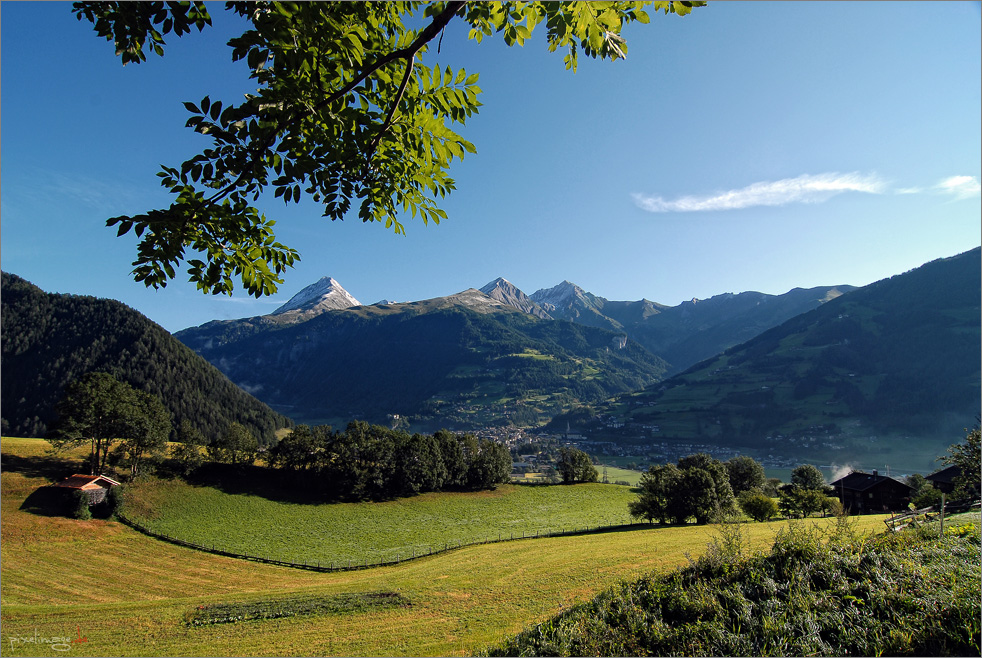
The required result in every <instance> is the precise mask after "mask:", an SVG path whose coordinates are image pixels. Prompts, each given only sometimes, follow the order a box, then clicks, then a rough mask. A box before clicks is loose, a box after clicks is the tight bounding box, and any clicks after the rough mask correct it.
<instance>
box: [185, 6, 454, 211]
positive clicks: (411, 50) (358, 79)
mask: <svg viewBox="0 0 982 658" xmlns="http://www.w3.org/2000/svg"><path fill="white" fill-rule="evenodd" d="M466 4H467V3H466V2H465V1H463V0H457V1H455V2H448V3H447V6H446V7H444V9H443V11H442V12H440V13H439V14H438V15H437V16H436V17H435V18H434V19H433V22H431V23H430V24H429V25H427V26H426V28H425V29H423V31H422V32H420V33H419V36H417V37H416V39H415V40H413V42H412V43H411V44H409V45H408V46H406V47H405V48H401V49H399V50H394V51H392V52H391V53H389V54H388V55H385V56H384V57H381V58H379V59H378V60H376V61H375V62H373V63H372V64H371V65H370V66H369V67H368V68H366V69H365V70H364V71H362V72H361V73H360V74H358V75H356V76H355V78H354V79H353V80H352V81H351V82H349V83H348V84H346V85H345V86H343V87H342V88H341V89H339V90H337V91H336V92H334V93H333V94H331V95H330V96H328V97H327V98H325V99H323V100H321V101H320V102H319V103H317V104H316V105H315V106H314V107H313V109H312V110H311V113H313V112H317V111H318V110H321V109H323V108H324V107H326V106H328V105H330V104H331V103H333V102H335V101H337V100H339V99H341V98H344V96H345V95H346V94H347V93H348V92H350V91H351V90H352V89H354V88H355V87H357V86H358V85H359V84H361V83H362V82H364V81H365V80H366V79H367V78H368V77H369V76H370V75H372V74H373V73H375V72H376V71H378V70H379V69H380V68H382V67H383V66H385V65H386V64H389V63H390V62H394V61H396V60H398V59H405V60H407V61H408V63H407V66H406V73H405V75H404V76H403V79H402V83H401V84H400V86H399V92H398V94H397V95H396V100H395V103H393V105H392V107H391V108H390V110H389V116H388V117H387V118H386V121H385V123H384V124H383V126H382V129H381V130H380V131H379V134H378V135H377V136H376V138H375V140H374V141H373V142H372V148H371V155H374V153H375V149H376V148H377V147H378V143H379V141H380V140H381V139H382V135H384V134H385V132H386V131H387V130H388V129H389V127H390V126H391V125H392V120H393V118H394V116H395V112H396V109H397V108H398V106H399V101H401V100H402V96H403V94H404V93H405V91H406V85H407V84H408V82H409V78H410V76H411V73H412V69H413V63H414V61H415V58H416V54H417V53H418V52H419V51H420V49H421V48H422V47H423V46H424V45H426V44H427V43H429V42H430V41H432V40H433V39H434V38H435V37H436V35H437V34H439V33H440V32H441V31H442V30H443V28H445V27H446V26H447V23H449V22H450V21H451V20H452V19H453V17H454V16H455V15H456V14H457V12H458V11H460V9H462V8H463V7H464V6H465V5H466ZM292 121H293V118H291V119H290V121H289V122H287V123H290V122H292ZM280 130H281V128H280V126H277V127H276V129H275V130H273V132H272V133H271V135H270V137H269V139H267V140H266V144H265V146H263V147H262V148H260V149H256V150H255V151H254V155H253V157H252V161H251V162H250V164H249V165H247V166H246V167H244V168H243V170H242V172H240V174H239V176H238V177H237V178H236V179H235V180H234V181H232V182H231V183H230V184H229V185H227V186H225V187H224V188H222V189H221V190H219V191H218V192H216V193H215V194H213V195H212V196H211V197H209V198H208V199H207V200H206V201H205V203H214V202H216V201H218V200H219V199H221V198H223V197H225V196H227V195H228V194H229V193H230V192H231V191H232V190H234V189H235V188H236V187H238V186H239V183H241V182H242V181H243V180H244V179H245V178H246V176H247V174H248V172H249V170H250V169H251V168H254V167H255V166H256V165H257V164H259V158H260V157H261V154H262V152H263V151H265V150H266V149H267V148H269V146H271V145H272V143H273V142H274V141H275V140H276V135H278V134H279V132H280ZM371 155H370V156H369V160H371Z"/></svg>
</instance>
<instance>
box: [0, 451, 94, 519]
mask: <svg viewBox="0 0 982 658" xmlns="http://www.w3.org/2000/svg"><path fill="white" fill-rule="evenodd" d="M0 467H2V468H3V470H4V471H9V472H12V473H20V474H22V475H24V476H25V477H29V478H43V479H45V480H48V481H49V482H51V483H54V482H59V481H61V480H64V479H65V478H66V477H68V476H70V475H72V474H74V473H84V472H86V470H85V464H84V463H83V462H82V461H79V460H78V459H70V458H67V457H58V456H55V455H38V456H34V457H22V456H20V455H9V454H5V455H3V457H2V458H0ZM66 498H67V497H66V495H65V491H63V490H61V491H59V490H58V489H53V488H51V487H49V486H46V485H45V486H41V487H38V488H37V489H35V490H34V491H32V492H31V493H30V494H29V495H28V496H27V498H25V499H24V502H23V503H21V506H20V509H21V510H23V511H25V512H28V513H30V514H36V515H38V516H65V511H66V509H67V505H68V503H67V499H66Z"/></svg>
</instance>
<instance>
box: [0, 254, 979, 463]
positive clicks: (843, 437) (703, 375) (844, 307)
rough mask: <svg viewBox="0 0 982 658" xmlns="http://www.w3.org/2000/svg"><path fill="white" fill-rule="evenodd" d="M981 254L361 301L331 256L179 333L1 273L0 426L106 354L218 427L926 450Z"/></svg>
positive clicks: (974, 291) (210, 428)
mask: <svg viewBox="0 0 982 658" xmlns="http://www.w3.org/2000/svg"><path fill="white" fill-rule="evenodd" d="M979 263H980V254H979V250H978V249H975V250H973V251H971V252H967V253H966V254H962V255H961V256H957V257H954V258H949V259H943V260H940V261H936V262H933V263H929V264H927V265H925V266H923V267H921V268H918V269H917V270H913V271H911V272H908V273H906V274H903V275H899V276H896V277H893V278H891V279H887V280H884V281H881V282H877V283H875V284H873V285H871V286H866V287H864V288H859V289H856V288H853V287H851V286H828V287H820V288H812V289H807V290H803V289H794V290H791V291H789V292H787V293H785V294H783V295H765V294H762V293H757V292H744V293H739V294H723V295H717V296H715V297H712V298H710V299H706V300H695V299H694V300H692V301H691V302H685V303H682V304H679V305H677V306H666V305H663V304H658V303H655V302H652V301H649V300H647V299H642V300H639V301H611V300H607V299H605V298H603V297H599V296H597V295H594V294H591V293H589V292H586V291H584V290H583V289H581V288H579V287H578V286H576V285H575V284H573V283H571V282H569V281H564V282H563V283H561V284H559V285H557V286H555V287H553V288H550V289H544V290H539V291H536V292H535V293H533V294H531V295H526V294H525V293H524V292H522V291H521V290H520V289H518V288H517V287H516V286H514V285H513V284H511V283H510V282H508V281H507V280H505V279H500V278H499V279H496V280H495V281H492V282H490V283H488V284H487V285H485V286H484V287H483V288H482V289H480V290H477V289H474V288H471V289H468V290H465V291H462V292H460V293H457V294H454V295H449V296H447V297H439V298H435V299H429V300H423V301H418V302H407V303H391V302H388V301H382V302H377V303H375V304H372V305H367V306H366V305H362V304H360V303H359V302H358V300H357V299H355V297H354V296H352V295H351V294H350V293H348V292H347V291H346V290H345V289H344V288H343V287H342V286H341V284H340V283H339V282H337V281H336V280H334V279H332V278H330V277H324V278H323V279H321V280H319V281H317V282H315V283H313V284H311V285H310V286H308V287H306V288H304V289H303V290H301V291H300V292H299V293H298V294H297V295H295V296H294V297H293V298H291V299H290V300H289V301H288V302H287V303H286V304H283V305H282V306H281V307H279V308H278V309H277V310H276V311H274V312H273V313H270V314H268V315H263V316H257V317H252V318H244V319H239V320H224V321H213V322H209V323H206V324H204V325H201V326H199V327H193V328H189V329H185V330H183V331H181V332H178V333H177V334H175V336H174V337H173V338H172V337H171V336H169V335H167V334H166V332H164V331H163V330H162V329H161V328H160V327H157V326H156V325H154V324H153V323H151V322H150V321H149V320H147V319H146V318H144V317H143V316H141V315H139V314H138V313H136V312H135V311H132V310H131V309H128V308H127V307H125V306H123V305H122V304H119V303H118V302H113V301H111V300H95V299H93V298H81V297H75V296H71V295H48V294H46V293H43V292H42V291H40V290H38V289H37V288H35V287H34V286H31V285H30V284H29V283H27V282H25V281H23V280H21V279H18V278H16V277H13V276H11V275H8V274H6V273H5V274H4V275H3V276H4V279H3V297H2V301H3V423H4V426H3V427H4V432H5V433H7V432H10V433H14V434H18V433H19V434H20V435H24V434H25V433H27V434H32V433H34V434H36V433H41V432H43V430H44V427H45V426H46V424H47V422H49V420H50V418H51V409H52V407H53V405H54V403H55V402H56V401H57V399H58V397H59V396H60V395H61V393H62V391H63V390H64V386H65V384H66V383H67V382H68V381H70V380H71V379H72V378H73V377H76V376H78V375H80V374H83V373H84V372H88V371H91V370H99V369H102V370H109V371H110V372H113V373H114V374H117V373H118V374H119V376H122V377H123V378H126V379H127V380H128V381H130V382H131V383H133V384H134V385H137V386H139V387H141V388H146V389H147V390H150V391H151V392H155V393H158V394H160V395H161V397H162V398H164V399H165V403H168V398H169V399H170V400H171V401H170V403H169V404H171V405H172V413H173V414H174V416H175V418H176V419H178V420H179V419H180V418H183V417H188V418H198V419H199V422H201V423H203V424H204V425H206V427H205V428H204V431H205V432H206V434H210V435H214V434H215V433H216V432H217V431H220V428H221V426H222V425H223V424H227V422H229V421H230V420H239V422H243V420H242V419H246V420H249V421H250V422H252V423H253V424H254V426H256V427H258V428H260V431H261V432H263V433H264V435H266V436H271V433H272V431H273V429H275V428H276V427H279V426H282V425H283V424H285V423H286V422H287V420H286V419H285V418H283V417H282V416H279V415H276V414H274V413H272V412H271V411H270V410H269V408H268V407H266V406H264V405H262V404H259V403H258V402H257V401H256V400H252V398H250V397H249V395H246V393H244V392H243V391H245V392H248V394H250V395H252V396H255V397H256V398H258V399H259V400H261V401H262V402H263V403H265V404H266V405H269V406H270V407H272V408H273V409H275V410H277V411H278V412H280V413H282V414H284V415H286V416H289V417H291V418H292V419H294V420H296V421H299V422H311V423H315V422H327V423H331V424H335V425H340V424H345V423H347V422H348V421H349V420H352V419H356V418H361V419H366V420H371V421H374V422H392V423H403V424H404V423H405V422H406V421H407V420H408V421H409V422H411V423H412V427H413V429H421V430H425V429H436V428H439V427H449V428H452V429H474V428H477V427H482V426H488V425H508V424H514V425H518V426H525V427H533V426H538V425H541V424H543V423H547V422H550V421H552V427H553V428H558V429H559V430H561V431H565V428H566V427H567V425H569V426H570V427H572V428H574V431H577V432H582V433H584V434H586V435H588V436H589V437H592V438H595V439H598V440H608V439H610V440H614V441H616V442H632V443H640V444H643V445H646V446H656V445H661V444H663V443H665V442H666V441H667V442H675V443H678V444H680V445H681V444H685V445H688V444H697V443H712V444H717V445H729V446H737V447H742V448H748V449H755V450H759V451H763V452H766V451H772V452H778V453H783V454H787V453H789V452H796V451H798V452H800V451H802V450H805V449H806V448H807V449H808V450H811V452H812V453H813V454H816V455H822V457H821V458H823V459H829V460H832V459H833V458H841V457H846V456H848V455H850V454H860V453H862V451H863V450H866V451H867V452H869V451H870V450H874V449H878V448H879V446H876V445H874V444H875V443H876V439H875V438H871V437H876V436H880V437H882V436H888V435H889V436H901V437H903V436H907V437H911V439H910V441H911V445H910V446H908V447H905V448H904V449H905V450H907V451H908V452H910V453H911V454H913V453H914V452H917V451H918V450H924V451H928V452H931V453H932V454H935V453H936V449H937V445H938V444H937V441H935V442H934V443H932V442H930V441H928V442H925V441H921V440H920V439H921V438H923V437H925V436H928V435H930V436H932V437H933V436H937V437H944V438H945V440H946V443H945V445H948V444H950V443H952V442H953V441H954V440H956V439H957V438H958V437H957V436H953V435H952V433H953V432H954V433H956V434H957V429H958V428H960V427H964V426H968V425H971V424H972V423H973V421H974V417H975V415H976V414H978V413H979V411H978V410H979V395H980V390H979V378H980V369H979V362H980V356H979V339H980V336H979V334H980V329H979V327H980V312H979V299H980V289H979V288H980V284H979V282H980V273H979V269H980V267H979ZM174 338H177V339H179V340H180V343H179V342H178V341H177V340H174ZM181 343H183V345H181ZM185 345H186V346H187V347H189V348H191V350H193V351H194V352H196V353H197V354H198V355H200V356H201V357H204V359H207V361H208V362H210V363H211V364H212V365H214V366H215V367H216V368H217V369H218V370H220V371H221V373H224V375H226V376H227V377H228V379H227V380H226V379H225V378H224V377H222V375H221V374H219V373H218V372H217V371H215V370H214V369H212V368H210V367H207V364H205V363H204V362H203V361H202V360H201V359H199V358H198V357H197V356H194V355H193V354H192V353H191V352H190V351H189V350H187V349H185V348H184V346H185ZM192 357H193V358H192ZM666 378H667V379H666ZM228 380H231V382H234V383H235V384H237V385H238V387H239V388H236V387H234V386H232V384H231V382H230V381H228ZM239 389H241V390H239ZM216 400H217V402H216ZM216 428H219V429H216ZM938 440H941V438H939V439H938ZM918 442H919V443H918ZM896 445H901V444H896ZM904 445H905V446H906V444H904ZM871 446H872V447H871ZM908 448H909V449H908ZM652 449H654V448H652ZM898 449H899V448H898ZM857 451H859V452H857ZM877 454H879V453H877Z"/></svg>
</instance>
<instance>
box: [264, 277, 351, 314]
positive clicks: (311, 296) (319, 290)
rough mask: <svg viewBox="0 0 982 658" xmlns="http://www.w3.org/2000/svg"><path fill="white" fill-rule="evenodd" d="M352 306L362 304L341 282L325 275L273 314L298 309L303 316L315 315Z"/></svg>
mask: <svg viewBox="0 0 982 658" xmlns="http://www.w3.org/2000/svg"><path fill="white" fill-rule="evenodd" d="M352 306H361V302H359V301H358V300H357V299H355V298H354V297H352V296H351V294H350V293H348V291H347V290H345V289H344V288H343V287H341V284H340V283H338V282H337V281H335V280H334V279H333V278H331V277H329V276H325V277H323V278H322V279H320V280H319V281H317V282H316V283H312V284H310V285H309V286H307V287H306V288H304V289H303V290H301V291H300V292H298V293H297V294H296V295H294V296H293V297H291V298H290V301H288V302H287V303H286V304H283V306H280V307H279V308H278V309H276V310H275V311H273V313H272V315H283V314H285V313H289V312H291V311H297V312H298V314H302V315H303V316H313V315H319V314H320V313H323V312H324V311H337V310H341V309H345V308H350V307H352Z"/></svg>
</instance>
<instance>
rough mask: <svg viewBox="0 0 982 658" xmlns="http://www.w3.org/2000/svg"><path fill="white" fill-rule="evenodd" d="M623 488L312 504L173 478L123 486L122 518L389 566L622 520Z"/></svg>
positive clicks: (304, 554)
mask: <svg viewBox="0 0 982 658" xmlns="http://www.w3.org/2000/svg"><path fill="white" fill-rule="evenodd" d="M635 497H636V494H634V493H632V492H631V490H630V488H628V487H624V486H616V485H603V484H577V485H572V486H558V485H557V486H535V487H528V486H517V485H502V486H500V487H498V489H496V490H495V491H480V492H466V493H429V494H424V495H421V496H415V497H412V498H402V499H397V500H393V501H387V502H381V503H338V504H330V505H311V504H305V503H293V502H284V501H277V500H270V499H268V498H264V497H262V496H255V495H253V496H245V495H237V494H230V493H225V492H223V491H220V490H218V489H215V488H212V487H200V486H198V487H196V486H190V485H188V484H186V483H184V482H182V481H180V480H158V479H152V480H147V481H143V482H140V483H138V484H134V485H131V486H129V487H128V490H127V498H126V503H125V506H124V513H125V514H126V516H127V517H128V518H130V519H132V520H134V521H137V522H139V523H141V524H143V525H146V526H147V527H149V528H151V529H152V530H153V531H154V532H158V533H160V534H164V535H167V536H170V537H176V538H178V539H182V540H184V541H189V542H192V543H195V544H199V545H202V546H215V547H218V548H221V549H223V550H226V551H231V552H235V553H241V554H246V555H257V556H260V557H269V558H273V559H277V560H286V561H291V562H298V563H299V562H307V563H311V562H313V563H319V564H323V565H329V564H338V565H344V564H348V563H352V564H359V563H364V562H365V561H368V562H369V563H372V562H375V563H378V562H389V561H394V560H397V559H401V558H406V557H410V556H412V555H420V554H424V553H430V552H436V551H440V550H443V549H445V548H446V547H447V546H454V545H466V544H474V543H481V542H486V541H498V540H501V539H511V538H520V537H523V536H524V537H528V536H536V535H537V534H548V533H550V532H561V531H569V530H581V529H585V528H596V527H600V526H614V525H622V524H627V523H630V517H629V515H628V512H627V504H628V502H629V501H630V500H633V499H634V498H635Z"/></svg>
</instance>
